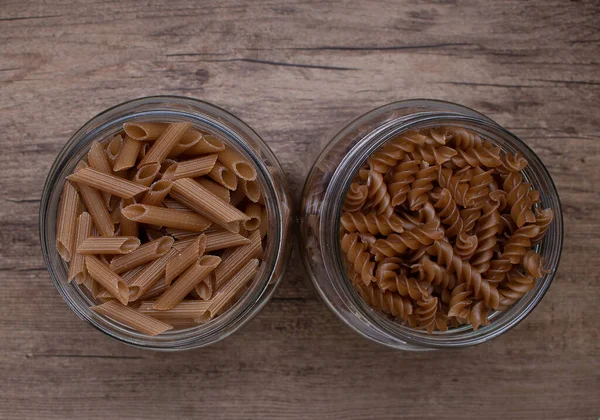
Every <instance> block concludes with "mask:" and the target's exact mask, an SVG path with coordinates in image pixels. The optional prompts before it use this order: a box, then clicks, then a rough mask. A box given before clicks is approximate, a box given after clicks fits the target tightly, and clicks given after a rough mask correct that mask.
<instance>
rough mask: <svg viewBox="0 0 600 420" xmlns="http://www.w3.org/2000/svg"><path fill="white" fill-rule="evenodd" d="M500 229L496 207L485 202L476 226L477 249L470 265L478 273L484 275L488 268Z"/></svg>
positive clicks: (500, 223) (500, 224)
mask: <svg viewBox="0 0 600 420" xmlns="http://www.w3.org/2000/svg"><path fill="white" fill-rule="evenodd" d="M501 229H502V222H501V221H500V213H498V210H497V206H496V205H495V204H492V203H489V202H486V203H485V204H484V205H483V214H482V215H481V218H480V219H479V222H478V226H477V240H478V242H479V247H478V248H477V250H476V251H475V255H473V258H472V259H471V265H472V266H473V267H474V268H475V269H476V270H477V271H479V272H480V273H484V272H486V271H487V270H488V269H489V268H490V260H491V259H492V257H493V256H494V247H495V246H496V242H497V240H496V235H497V234H498V232H500V230H501Z"/></svg>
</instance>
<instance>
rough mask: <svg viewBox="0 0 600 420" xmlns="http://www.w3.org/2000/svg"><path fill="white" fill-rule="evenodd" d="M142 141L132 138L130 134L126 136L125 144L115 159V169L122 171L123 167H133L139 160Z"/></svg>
mask: <svg viewBox="0 0 600 420" xmlns="http://www.w3.org/2000/svg"><path fill="white" fill-rule="evenodd" d="M141 147H142V143H141V142H139V141H137V140H134V139H132V138H131V137H129V136H125V138H124V139H123V144H122V145H121V149H120V150H119V154H118V155H117V158H116V159H115V164H114V165H113V170H115V171H122V170H123V169H129V168H133V167H134V166H135V162H136V161H137V158H138V155H139V154H140V148H141Z"/></svg>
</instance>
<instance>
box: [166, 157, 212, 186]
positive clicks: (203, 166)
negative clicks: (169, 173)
mask: <svg viewBox="0 0 600 420" xmlns="http://www.w3.org/2000/svg"><path fill="white" fill-rule="evenodd" d="M216 161H217V155H208V156H202V157H199V158H196V159H190V160H186V161H184V162H179V163H177V166H176V167H175V172H174V173H173V180H176V179H180V178H196V177H198V176H202V175H206V174H207V173H209V172H210V171H211V169H212V168H213V166H215V163H216Z"/></svg>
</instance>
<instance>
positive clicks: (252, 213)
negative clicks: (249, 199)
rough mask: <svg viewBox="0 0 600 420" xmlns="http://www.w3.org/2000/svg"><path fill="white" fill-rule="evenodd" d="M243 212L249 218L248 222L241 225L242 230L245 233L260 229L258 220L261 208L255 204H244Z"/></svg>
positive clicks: (260, 215)
mask: <svg viewBox="0 0 600 420" xmlns="http://www.w3.org/2000/svg"><path fill="white" fill-rule="evenodd" d="M244 212H245V213H246V215H247V216H248V217H249V218H250V220H246V221H245V222H243V223H242V226H244V229H246V230H247V231H253V230H256V229H258V228H259V227H260V221H261V220H260V219H261V217H262V206H261V205H260V204H256V203H248V204H246V209H245V210H244Z"/></svg>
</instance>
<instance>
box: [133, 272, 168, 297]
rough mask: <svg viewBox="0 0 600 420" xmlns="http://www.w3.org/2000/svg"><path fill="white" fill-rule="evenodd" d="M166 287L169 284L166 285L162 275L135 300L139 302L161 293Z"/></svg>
mask: <svg viewBox="0 0 600 420" xmlns="http://www.w3.org/2000/svg"><path fill="white" fill-rule="evenodd" d="M168 287H169V286H167V283H165V278H164V277H163V278H161V279H159V280H158V281H157V282H156V283H154V285H153V286H152V287H151V288H150V289H148V291H147V292H146V293H144V294H143V295H141V296H140V297H139V298H137V301H140V302H141V301H145V300H148V299H153V298H155V297H156V296H159V295H162V294H163V293H164V292H165V290H167V288H168Z"/></svg>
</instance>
